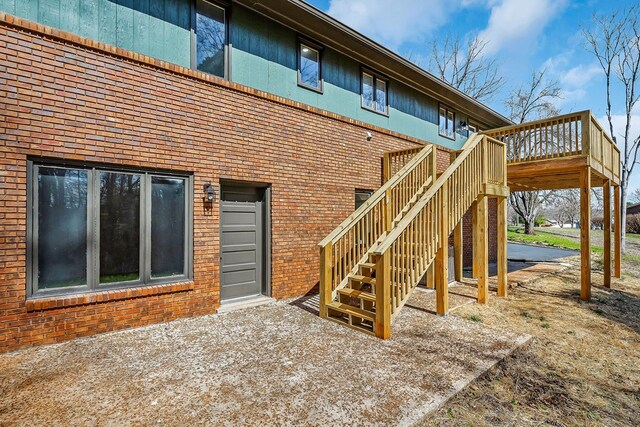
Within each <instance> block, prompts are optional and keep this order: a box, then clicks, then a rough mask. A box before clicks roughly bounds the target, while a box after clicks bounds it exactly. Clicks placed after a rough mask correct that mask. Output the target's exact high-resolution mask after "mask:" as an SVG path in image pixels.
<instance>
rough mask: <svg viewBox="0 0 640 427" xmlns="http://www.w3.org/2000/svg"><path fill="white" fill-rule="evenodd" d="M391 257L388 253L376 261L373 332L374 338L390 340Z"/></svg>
mask: <svg viewBox="0 0 640 427" xmlns="http://www.w3.org/2000/svg"><path fill="white" fill-rule="evenodd" d="M390 261H391V255H390V253H389V251H387V252H385V253H384V254H382V255H381V256H379V257H378V259H377V261H376V317H375V325H374V332H375V334H376V337H378V338H382V339H387V338H391V288H390V287H389V286H388V284H389V283H390V281H391V264H390Z"/></svg>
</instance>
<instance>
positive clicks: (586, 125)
mask: <svg viewBox="0 0 640 427" xmlns="http://www.w3.org/2000/svg"><path fill="white" fill-rule="evenodd" d="M580 120H581V121H582V134H581V135H582V136H581V138H582V155H584V156H590V155H591V111H585V112H584V113H582V115H581V116H580Z"/></svg>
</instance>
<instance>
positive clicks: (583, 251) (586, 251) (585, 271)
mask: <svg viewBox="0 0 640 427" xmlns="http://www.w3.org/2000/svg"><path fill="white" fill-rule="evenodd" d="M580 267H581V274H580V299H581V300H582V301H589V300H590V299H591V168H590V167H586V168H583V169H582V170H581V171H580Z"/></svg>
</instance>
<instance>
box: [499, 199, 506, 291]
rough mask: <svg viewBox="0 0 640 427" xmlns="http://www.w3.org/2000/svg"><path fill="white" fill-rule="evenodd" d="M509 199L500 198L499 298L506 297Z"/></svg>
mask: <svg viewBox="0 0 640 427" xmlns="http://www.w3.org/2000/svg"><path fill="white" fill-rule="evenodd" d="M507 215H508V213H507V198H506V197H498V218H497V219H498V233H497V234H498V296H499V297H506V296H507V292H508V283H507V272H508V265H507Z"/></svg>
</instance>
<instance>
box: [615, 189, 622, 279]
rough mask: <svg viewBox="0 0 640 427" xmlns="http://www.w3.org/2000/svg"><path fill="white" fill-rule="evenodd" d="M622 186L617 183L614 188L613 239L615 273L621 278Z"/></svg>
mask: <svg viewBox="0 0 640 427" xmlns="http://www.w3.org/2000/svg"><path fill="white" fill-rule="evenodd" d="M620 203H622V202H621V201H620V186H619V185H616V186H615V187H614V188H613V224H614V226H613V240H614V242H615V243H614V260H615V261H614V262H615V268H614V270H613V275H614V276H615V277H617V278H620V273H621V270H622V269H621V261H622V224H621V223H620V221H622V212H621V209H622V206H620Z"/></svg>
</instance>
